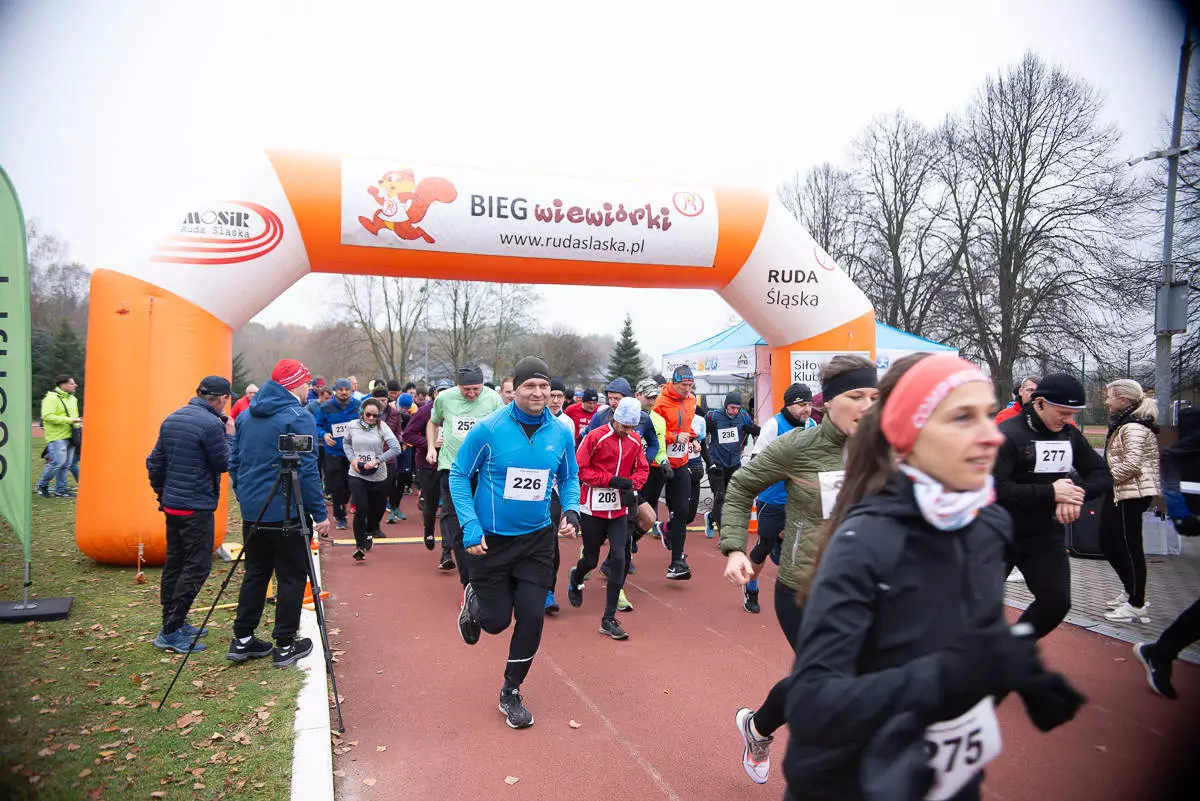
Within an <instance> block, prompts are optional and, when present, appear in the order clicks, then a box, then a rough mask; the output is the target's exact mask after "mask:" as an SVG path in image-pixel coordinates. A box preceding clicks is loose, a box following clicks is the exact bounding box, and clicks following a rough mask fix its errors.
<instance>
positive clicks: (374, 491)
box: [349, 476, 388, 548]
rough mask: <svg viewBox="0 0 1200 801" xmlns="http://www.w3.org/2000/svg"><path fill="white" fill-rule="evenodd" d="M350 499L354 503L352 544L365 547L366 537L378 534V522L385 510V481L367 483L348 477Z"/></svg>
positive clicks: (386, 486)
mask: <svg viewBox="0 0 1200 801" xmlns="http://www.w3.org/2000/svg"><path fill="white" fill-rule="evenodd" d="M349 478H350V499H351V500H352V501H353V502H354V544H355V545H357V546H358V547H359V548H363V547H366V544H367V535H368V534H371V535H372V536H374V535H375V534H377V533H378V532H379V521H380V520H382V519H383V512H384V510H385V509H386V508H387V492H388V482H387V479H385V480H383V481H367V480H366V479H365V478H359V477H358V476H350V477H349Z"/></svg>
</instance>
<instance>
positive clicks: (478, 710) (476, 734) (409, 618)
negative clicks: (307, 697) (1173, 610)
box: [322, 515, 1200, 801]
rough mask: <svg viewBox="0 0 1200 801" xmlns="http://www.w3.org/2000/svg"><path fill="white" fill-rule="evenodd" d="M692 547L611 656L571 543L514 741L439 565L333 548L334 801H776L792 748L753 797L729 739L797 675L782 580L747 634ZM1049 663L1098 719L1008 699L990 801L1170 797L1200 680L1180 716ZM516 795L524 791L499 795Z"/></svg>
mask: <svg viewBox="0 0 1200 801" xmlns="http://www.w3.org/2000/svg"><path fill="white" fill-rule="evenodd" d="M414 518H415V515H414ZM383 528H384V529H385V532H384V533H385V534H387V535H390V536H419V534H420V527H419V523H417V522H416V521H415V519H414V520H410V521H408V522H406V523H401V524H396V525H385V526H384V527H383ZM348 533H349V532H337V534H338V535H339V536H342V535H346V534H348ZM688 542H689V545H688V552H689V562H690V563H691V566H692V571H693V578H692V580H691V581H687V582H670V581H667V580H666V579H665V578H664V573H665V570H666V566H667V561H668V560H667V553H666V551H664V550H663V549H662V548H661V547H660V545H659V542H658V541H657V540H653V539H650V538H646V539H643V540H642V543H641V546H642V547H641V552H640V553H639V554H637V555H636V556H635V557H634V562H635V564H636V565H637V566H638V568H639V569H640V572H639V573H638V574H637V575H635V576H631V577H630V579H629V581H628V582H627V584H626V593H627V595H628V596H629V598H630V600H631V601H632V602H633V604H634V607H635V611H633V612H627V613H623V614H619V618H620V619H621V621H622V624H623V625H624V627H625V628H626V629H627V630H628V631H629V633H630V638H629V639H628V640H625V641H624V642H614V641H612V640H610V639H608V638H607V637H604V636H602V635H601V634H599V633H598V631H597V628H598V626H599V621H600V612H601V610H602V606H603V587H604V580H603V578H602V577H601V576H600V575H599V573H596V574H594V575H593V576H592V579H591V580H590V581H589V582H588V585H587V589H586V590H585V591H584V602H583V607H582V608H580V609H573V608H571V606H570V605H569V604H567V602H566V598H565V590H564V589H563V587H564V586H565V577H566V572H567V570H568V569H569V568H570V567H571V566H572V565H573V564H574V561H573V559H572V558H571V557H572V556H577V555H578V541H570V540H563V541H562V546H563V548H562V551H563V565H562V570H561V572H560V575H559V590H560V592H559V601H560V603H561V604H562V611H561V612H560V613H559V614H558V615H556V616H552V617H551V618H550V619H548V620H547V621H546V626H545V632H544V635H543V638H542V646H541V651H540V652H539V653H538V656H537V659H536V660H535V662H534V664H533V669H532V670H531V672H530V674H529V678H528V679H527V681H526V683H525V686H524V688H523V691H524V694H525V698H526V703H527V705H528V706H529V708H530V710H531V711H532V712H533V715H534V718H535V721H536V722H535V725H534V726H533V727H532V728H529V729H525V730H521V731H513V730H510V729H509V728H508V727H507V726H506V725H505V724H504V719H503V716H502V715H501V713H500V712H499V711H498V709H497V696H498V694H499V691H500V685H501V682H502V678H503V669H504V663H505V660H506V659H507V649H508V636H509V635H508V632H505V633H504V634H502V635H500V636H498V637H492V636H489V635H487V634H484V635H483V638H482V639H481V641H480V642H479V644H478V645H475V646H474V647H471V646H467V645H465V644H464V643H463V642H462V640H461V639H460V638H459V635H458V631H457V628H456V620H457V617H458V608H459V598H460V586H459V583H458V574H457V572H456V571H451V572H450V573H442V572H441V571H439V570H437V569H436V567H435V562H436V558H437V552H434V553H431V552H429V551H427V550H425V548H424V546H423V545H420V544H403V545H379V546H377V547H376V548H375V549H374V550H373V551H372V552H371V553H370V554H369V555H368V557H367V559H366V561H365V562H362V563H355V562H354V561H353V560H352V559H351V553H352V549H351V548H349V547H343V546H336V547H330V546H324V547H323V548H322V559H323V562H322V564H323V570H324V576H325V581H326V583H327V589H329V590H331V591H332V598H331V599H329V600H328V601H327V602H326V610H327V617H328V620H329V625H330V627H331V628H335V629H340V633H339V634H337V635H334V636H333V638H332V639H333V641H334V645H335V648H337V649H344V651H345V653H344V654H343V655H342V656H341V657H340V660H339V663H338V665H337V680H338V689H339V690H340V692H341V694H342V696H343V698H344V701H343V712H344V714H345V720H346V727H347V730H346V735H345V737H344V739H345V741H347V742H348V743H349V742H357V745H356V746H354V747H352V748H351V750H350V752H349V753H347V754H344V755H338V756H335V757H334V760H335V768H336V769H337V771H338V772H343V771H344V774H345V775H344V776H340V777H338V778H337V779H336V785H335V787H336V791H337V797H338V798H339V799H341V801H355V799H395V798H421V799H464V800H472V799H487V800H488V801H492V799H497V798H501V799H521V800H522V801H539V800H544V801H562V800H563V799H571V801H588V800H589V799H597V801H599V800H600V799H603V800H604V801H609V799H638V800H639V801H651V800H652V799H664V800H668V801H676V800H682V799H731V798H747V799H754V798H760V799H768V798H769V799H779V798H781V797H782V795H783V790H784V782H783V775H782V760H783V755H784V751H785V747H786V739H787V738H786V733H783V732H781V733H780V736H778V737H777V739H776V742H775V745H774V746H773V747H772V759H773V765H772V774H771V779H770V781H769V782H768V783H767V784H766V785H763V786H758V785H755V784H753V783H752V782H751V781H750V780H749V779H748V778H747V777H746V775H745V773H744V772H743V770H742V766H741V740H740V738H739V736H738V734H737V731H736V729H735V727H734V724H733V716H734V713H735V711H736V710H737V709H738V707H740V706H750V707H754V706H756V705H757V704H758V703H759V702H760V701H761V700H762V698H763V697H764V696H765V694H766V692H767V690H768V689H769V688H770V686H771V685H772V684H773V683H774V681H775V680H776V679H778V678H779V677H781V676H783V675H784V674H785V673H786V672H787V671H788V670H789V669H790V667H791V655H790V653H789V649H788V647H787V644H786V642H785V641H784V638H783V635H782V634H781V633H780V630H779V626H778V624H777V623H776V621H775V616H774V613H773V611H772V610H773V606H772V603H773V600H772V589H771V585H772V583H773V581H774V574H773V572H772V570H773V568H768V574H769V578H768V580H766V581H764V582H763V591H762V597H761V603H762V608H763V613H762V614H760V615H750V614H747V613H746V612H745V611H743V609H742V607H741V597H740V594H739V593H738V592H737V591H736V590H734V589H733V588H732V587H730V586H729V585H728V584H727V583H726V582H725V581H724V579H723V578H722V576H721V571H722V568H723V564H724V560H723V558H722V557H721V556H720V554H719V552H718V551H717V550H716V548H715V547H714V544H713V542H712V541H711V540H706V539H705V538H704V535H703V532H699V533H693V532H689V535H688ZM1014 617H1015V615H1014ZM1044 653H1045V654H1046V657H1047V659H1048V661H1049V663H1050V664H1051V665H1052V666H1053V667H1055V668H1056V669H1058V670H1060V671H1063V672H1065V673H1066V674H1067V675H1068V676H1070V677H1071V679H1072V681H1073V682H1074V683H1075V684H1076V686H1077V687H1079V688H1080V689H1081V690H1082V691H1083V692H1084V693H1085V694H1086V695H1087V696H1088V697H1089V698H1090V699H1091V702H1090V703H1089V704H1088V705H1087V706H1086V707H1085V708H1084V709H1083V710H1082V711H1081V713H1080V715H1079V716H1078V718H1076V720H1075V721H1073V722H1072V723H1070V724H1068V725H1066V726H1063V727H1061V728H1059V729H1058V730H1057V731H1055V732H1053V733H1051V734H1042V733H1040V732H1038V731H1037V730H1036V729H1034V728H1033V726H1032V725H1031V724H1030V723H1029V722H1028V720H1027V719H1026V717H1025V714H1024V710H1023V709H1022V708H1021V705H1020V703H1019V701H1017V700H1016V699H1015V698H1014V699H1012V700H1010V701H1008V702H1006V703H1005V704H1004V705H1003V706H1002V707H1001V709H1000V719H1001V723H1002V727H1003V738H1004V752H1003V753H1002V754H1001V755H1000V757H999V758H998V759H997V760H996V762H994V763H993V764H992V766H991V767H990V768H989V771H988V778H987V781H986V783H985V786H984V798H987V799H1001V800H1002V801H1041V800H1042V799H1089V801H1130V799H1153V798H1159V797H1162V796H1161V793H1160V790H1161V787H1162V781H1163V779H1164V777H1165V776H1166V775H1167V774H1168V773H1170V772H1175V771H1177V770H1178V763H1179V760H1180V759H1181V758H1182V754H1183V752H1184V750H1185V749H1187V748H1191V749H1192V753H1193V754H1194V753H1195V747H1196V743H1198V742H1200V727H1198V723H1200V717H1198V716H1197V715H1196V714H1195V712H1196V709H1197V707H1196V705H1195V701H1196V699H1200V670H1197V669H1196V668H1195V667H1194V666H1192V665H1187V664H1177V667H1176V680H1175V684H1176V687H1177V688H1178V689H1179V691H1180V692H1181V693H1182V694H1183V696H1184V699H1185V700H1181V701H1176V702H1174V703H1172V702H1169V701H1166V700H1163V699H1161V698H1159V697H1158V696H1155V695H1153V694H1152V693H1150V691H1149V690H1148V689H1147V687H1146V685H1145V681H1144V675H1143V673H1142V671H1141V668H1140V666H1139V665H1138V664H1137V663H1136V662H1135V661H1134V660H1133V659H1132V656H1131V652H1130V648H1129V646H1128V645H1126V644H1124V643H1120V642H1117V641H1114V640H1110V639H1108V638H1105V637H1101V636H1099V635H1096V634H1092V633H1090V632H1087V631H1084V630H1082V629H1079V628H1076V627H1073V626H1063V627H1061V628H1060V629H1059V630H1058V631H1056V632H1055V633H1054V634H1052V635H1051V636H1050V637H1049V638H1047V640H1046V641H1045V644H1044ZM1187 699H1191V700H1190V702H1189V700H1187ZM572 720H574V721H575V722H577V723H578V724H579V728H572V727H571V726H570V724H569V721H572ZM379 746H386V750H385V751H379V750H377V748H378V747H379ZM507 777H516V778H517V779H518V781H517V782H516V783H515V784H511V785H509V784H506V783H505V779H506V778H507ZM364 779H374V780H375V782H374V784H372V785H367V784H364V781H363V780H364ZM1192 797H1193V798H1200V792H1197V794H1196V795H1194V796H1192Z"/></svg>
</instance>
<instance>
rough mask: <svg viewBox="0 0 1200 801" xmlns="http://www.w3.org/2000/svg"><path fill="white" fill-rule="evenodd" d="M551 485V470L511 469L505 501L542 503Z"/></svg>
mask: <svg viewBox="0 0 1200 801" xmlns="http://www.w3.org/2000/svg"><path fill="white" fill-rule="evenodd" d="M472 422H474V421H472ZM549 484H550V471H549V470H532V469H530V468H527V467H510V468H508V472H507V473H506V474H505V476H504V499H505V500H506V501H542V500H545V499H546V488H547V487H548V486H549Z"/></svg>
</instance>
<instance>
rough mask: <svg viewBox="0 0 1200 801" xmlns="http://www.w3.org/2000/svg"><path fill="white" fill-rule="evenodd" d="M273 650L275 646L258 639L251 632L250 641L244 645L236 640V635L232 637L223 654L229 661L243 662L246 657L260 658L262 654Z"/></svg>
mask: <svg viewBox="0 0 1200 801" xmlns="http://www.w3.org/2000/svg"><path fill="white" fill-rule="evenodd" d="M274 650H275V646H273V645H271V643H269V642H266V641H265V640H260V639H258V638H257V637H255V636H254V635H253V634H251V635H250V642H248V643H246V644H244V645H243V644H242V643H240V642H238V639H237V637H234V638H233V642H231V643H229V651H228V653H226V654H225V658H226V659H228V660H229V661H230V662H245V661H246V660H247V659H262V658H263V657H264V656H270V655H271V654H272V652H274Z"/></svg>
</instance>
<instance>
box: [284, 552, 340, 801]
mask: <svg viewBox="0 0 1200 801" xmlns="http://www.w3.org/2000/svg"><path fill="white" fill-rule="evenodd" d="M313 564H314V565H315V566H316V570H317V577H318V579H319V578H320V576H321V555H320V553H318V552H314V553H313ZM323 584H324V582H322V585H323ZM300 636H302V637H309V638H310V639H312V641H313V650H312V653H311V654H309V655H308V656H306V657H304V659H301V660H300V662H299V663H298V665H299V667H300V668H301V669H302V670H304V673H305V678H304V686H302V687H301V688H300V695H299V697H298V698H297V699H296V725H295V729H294V731H295V736H296V740H295V745H294V746H293V750H292V793H291V797H292V798H293V799H296V801H333V745H332V740H331V738H330V734H331V728H330V722H329V715H330V713H329V689H328V688H329V676H328V675H327V674H326V672H325V653H324V651H323V650H322V649H321V631H320V629H319V628H318V627H317V613H316V612H313V611H310V610H308V609H305V610H303V611H302V612H301V613H300Z"/></svg>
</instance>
